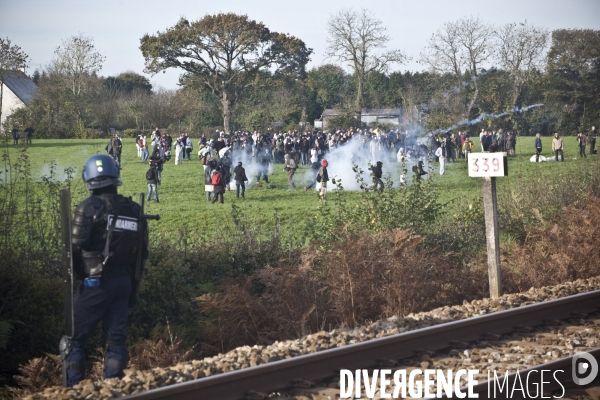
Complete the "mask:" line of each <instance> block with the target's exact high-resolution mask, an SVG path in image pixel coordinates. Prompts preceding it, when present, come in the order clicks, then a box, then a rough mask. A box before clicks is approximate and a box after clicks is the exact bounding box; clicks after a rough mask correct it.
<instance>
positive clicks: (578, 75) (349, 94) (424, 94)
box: [0, 9, 600, 138]
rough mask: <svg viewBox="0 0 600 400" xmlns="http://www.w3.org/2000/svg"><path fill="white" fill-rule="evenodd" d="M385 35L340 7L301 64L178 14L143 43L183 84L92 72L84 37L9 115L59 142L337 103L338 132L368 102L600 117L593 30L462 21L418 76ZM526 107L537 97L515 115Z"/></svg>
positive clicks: (293, 120)
mask: <svg viewBox="0 0 600 400" xmlns="http://www.w3.org/2000/svg"><path fill="white" fill-rule="evenodd" d="M390 39H391V38H390V37H389V36H388V34H387V31H386V28H385V26H383V24H382V22H381V21H380V20H379V19H378V18H377V17H376V16H375V15H374V14H373V13H372V12H371V11H369V10H364V9H363V10H360V11H356V10H352V9H343V10H340V11H339V12H338V13H335V14H332V15H330V18H329V21H328V38H327V54H326V55H327V63H325V64H323V65H320V66H317V67H314V68H312V69H309V70H308V69H307V64H308V62H309V61H310V56H311V54H312V53H313V51H312V49H310V48H308V47H307V46H306V44H305V43H304V42H303V41H302V40H301V39H299V38H295V37H293V36H290V35H287V34H283V33H279V32H273V31H271V30H269V29H268V27H266V26H265V25H264V24H263V23H262V22H257V21H253V20H251V19H249V18H248V17H247V16H245V15H237V14H234V13H220V14H215V15H206V16H204V17H203V18H201V19H198V20H196V21H190V20H188V19H186V18H181V19H180V20H179V21H178V22H177V23H176V24H175V25H174V26H172V27H169V28H167V29H166V30H165V31H163V32H156V33H155V34H146V35H144V36H143V37H142V38H141V39H140V50H141V52H142V55H143V56H144V59H145V65H146V68H145V72H146V73H151V74H157V73H160V72H163V71H165V70H167V69H170V68H178V69H179V70H181V71H183V73H182V74H181V76H180V82H179V85H180V88H179V89H177V90H166V89H162V88H153V87H152V85H151V84H150V82H149V81H148V79H147V78H146V77H144V76H143V75H141V74H138V73H136V72H133V71H125V72H123V73H121V74H119V75H117V76H109V77H102V76H99V75H98V74H99V72H100V70H101V67H102V63H103V62H104V56H102V55H101V54H99V53H98V51H97V50H96V48H95V46H94V42H93V39H92V38H89V37H85V36H84V35H82V34H80V35H78V36H73V37H71V38H69V39H66V40H65V41H63V43H62V44H61V46H59V47H58V48H57V49H56V51H55V52H54V57H53V59H52V61H51V62H50V63H49V65H48V66H46V67H45V68H44V69H43V70H41V71H35V72H34V74H33V80H34V81H35V82H36V83H37V85H38V87H39V90H38V93H37V95H36V97H35V99H34V100H33V103H32V105H31V107H29V108H26V109H20V110H18V111H17V112H15V113H14V114H13V115H12V116H11V118H10V120H9V121H10V124H13V125H20V126H26V125H29V124H32V125H33V126H34V127H35V129H36V136H37V137H55V138H69V137H97V136H102V135H105V134H106V133H107V132H108V131H109V128H116V129H118V130H126V132H125V135H127V136H129V135H130V136H133V135H134V134H136V133H137V132H140V131H146V130H149V129H151V128H153V127H155V126H159V127H161V128H165V129H168V130H171V131H173V132H176V133H177V132H179V131H186V132H189V133H191V134H193V135H194V134H199V133H200V132H203V133H208V132H210V131H211V130H213V129H215V128H217V129H224V130H226V131H234V130H241V129H246V130H260V131H266V130H268V129H273V130H288V129H305V128H309V129H310V128H311V127H310V125H312V123H313V121H314V120H316V119H319V118H320V117H321V115H322V113H323V111H324V110H325V109H328V108H335V109H337V110H339V111H340V113H339V115H338V116H337V117H336V118H335V119H334V121H333V122H334V124H335V125H336V126H343V127H348V126H350V125H352V124H356V123H357V121H360V114H361V110H362V109H365V108H371V109H373V108H401V109H402V110H403V121H404V124H405V126H406V127H407V128H409V129H415V128H418V129H419V130H422V131H431V130H435V129H444V128H446V127H449V126H452V125H453V124H455V123H456V122H457V121H469V120H474V119H476V118H477V117H478V116H480V115H482V114H489V115H494V114H496V115H497V114H501V113H504V112H506V111H509V112H508V115H506V116H505V117H502V118H491V117H488V118H483V120H482V121H480V122H478V123H477V124H473V125H471V126H468V124H466V126H464V128H462V129H464V130H473V131H476V130H478V129H480V128H481V127H485V128H488V129H500V128H503V129H513V130H516V131H517V132H519V133H520V134H535V133H536V132H541V133H542V134H552V133H553V132H560V133H561V134H563V135H564V134H576V133H578V132H579V131H584V130H587V129H589V127H590V126H591V125H593V124H597V123H598V117H599V116H600V100H599V98H600V97H599V96H598V90H599V89H598V88H600V66H599V63H600V61H599V60H600V57H599V54H598V52H599V51H600V31H595V30H574V29H573V30H569V29H562V30H556V31H553V32H549V31H548V30H547V29H545V28H543V27H539V26H535V25H533V24H531V23H529V22H527V21H524V22H519V23H511V24H505V25H503V26H494V25H491V24H489V23H487V22H485V21H483V20H482V19H481V18H479V17H466V18H462V19H460V20H458V21H451V22H447V23H445V24H444V25H443V26H442V27H441V28H439V29H438V30H437V31H436V32H435V33H433V34H432V36H431V37H430V38H429V40H428V42H427V45H426V47H425V48H424V49H423V51H422V52H421V53H420V54H419V55H418V56H417V57H416V58H417V59H418V61H419V62H420V63H421V64H422V65H423V66H425V67H426V69H425V70H424V71H423V72H410V71H407V72H399V71H397V70H394V67H395V66H400V65H402V64H403V63H404V62H406V61H407V60H408V59H409V57H408V56H407V55H406V54H404V53H403V52H402V51H401V50H398V49H387V47H386V46H387V44H388V42H389V41H390ZM7 40H8V39H7ZM8 43H9V44H10V42H8ZM0 62H1V61H0ZM21 64H23V63H21ZM21 64H19V65H21ZM1 65H2V64H0V67H1ZM345 68H347V69H345ZM531 104H544V106H543V107H537V108H535V109H532V110H531V111H529V112H527V113H512V112H510V111H511V110H513V109H516V108H521V107H525V106H528V105H531Z"/></svg>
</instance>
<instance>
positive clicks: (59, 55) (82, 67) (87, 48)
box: [49, 33, 105, 96]
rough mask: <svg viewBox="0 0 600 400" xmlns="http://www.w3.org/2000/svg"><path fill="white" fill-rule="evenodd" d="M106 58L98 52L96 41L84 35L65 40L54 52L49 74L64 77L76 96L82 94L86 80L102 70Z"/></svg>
mask: <svg viewBox="0 0 600 400" xmlns="http://www.w3.org/2000/svg"><path fill="white" fill-rule="evenodd" d="M104 60H105V57H104V56H103V55H101V54H100V53H99V52H97V51H96V47H95V46H94V39H92V38H91V37H85V36H83V34H81V33H80V34H79V35H78V36H71V37H70V38H69V39H67V40H63V42H62V45H61V46H58V47H57V48H56V50H54V58H53V59H52V61H51V63H50V68H49V72H50V73H56V74H59V75H62V76H64V77H65V78H66V79H67V82H69V87H70V88H71V90H72V91H73V94H74V95H75V96H79V95H80V94H81V91H82V88H83V87H84V86H85V82H86V79H87V78H88V77H90V76H92V75H93V74H95V73H97V72H98V71H100V70H101V69H102V63H103V62H104Z"/></svg>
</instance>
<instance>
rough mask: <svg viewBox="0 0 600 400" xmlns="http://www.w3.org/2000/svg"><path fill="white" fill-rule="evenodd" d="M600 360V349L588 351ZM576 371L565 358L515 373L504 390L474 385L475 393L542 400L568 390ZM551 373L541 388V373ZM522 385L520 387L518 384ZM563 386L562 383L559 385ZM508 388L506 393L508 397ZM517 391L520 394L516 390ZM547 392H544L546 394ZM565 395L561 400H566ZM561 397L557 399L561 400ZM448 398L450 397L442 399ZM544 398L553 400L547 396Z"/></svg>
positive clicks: (486, 396)
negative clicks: (567, 386) (532, 376)
mask: <svg viewBox="0 0 600 400" xmlns="http://www.w3.org/2000/svg"><path fill="white" fill-rule="evenodd" d="M587 353H588V354H590V355H591V356H592V357H594V358H596V360H600V348H597V349H593V350H590V351H587ZM572 367H573V357H572V356H570V357H563V358H559V359H558V360H554V361H551V362H549V363H546V364H540V365H536V366H535V367H531V368H527V369H522V370H520V371H517V372H513V373H512V374H509V375H508V376H506V380H505V379H504V378H502V390H500V387H498V386H495V383H494V380H493V379H490V380H487V381H485V382H482V383H479V384H477V385H473V388H472V392H473V393H474V394H477V395H478V396H479V399H531V398H542V395H545V394H549V393H552V392H554V391H557V390H563V391H566V390H567V389H565V386H566V385H565V383H567V382H572V381H573V379H572V373H573V372H572ZM542 371H544V372H548V374H547V375H546V378H545V379H547V380H546V381H544V385H543V388H542V387H540V382H541V381H542V379H541V375H539V374H541V372H542ZM530 373H534V374H538V375H534V378H532V379H531V380H530V379H528V377H529V374H530ZM517 381H519V383H517ZM559 382H560V383H559ZM504 388H506V393H504ZM513 388H515V389H516V390H513ZM542 389H543V392H542ZM467 390H468V388H467V387H463V388H461V392H462V393H467ZM563 396H564V393H563V394H562V395H561V396H559V397H563ZM559 397H557V398H559ZM442 398H447V397H445V396H444V397H442ZM544 398H547V399H548V398H551V397H549V396H546V397H544Z"/></svg>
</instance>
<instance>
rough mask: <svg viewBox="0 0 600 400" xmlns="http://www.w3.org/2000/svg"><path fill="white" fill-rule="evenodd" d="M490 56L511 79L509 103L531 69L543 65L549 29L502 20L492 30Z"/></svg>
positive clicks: (513, 103) (514, 99)
mask: <svg viewBox="0 0 600 400" xmlns="http://www.w3.org/2000/svg"><path fill="white" fill-rule="evenodd" d="M493 33H494V37H495V38H496V43H495V51H494V56H495V59H496V61H497V62H498V64H499V65H500V66H501V67H502V68H504V69H505V70H507V71H508V72H510V75H511V78H512V80H513V93H512V105H513V106H514V105H516V103H517V100H518V98H519V95H520V94H521V90H522V89H523V86H524V85H525V83H526V82H527V81H528V80H529V78H530V77H531V74H532V73H533V72H534V71H535V70H540V69H541V68H543V66H544V63H545V60H546V52H547V50H548V38H549V36H550V33H549V31H548V30H547V29H546V28H541V27H537V26H535V25H532V24H530V23H528V22H527V21H525V22H520V23H510V24H505V25H503V26H501V27H499V28H497V29H495V30H494V32H493Z"/></svg>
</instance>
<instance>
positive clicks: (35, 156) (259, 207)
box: [2, 137, 598, 241]
mask: <svg viewBox="0 0 600 400" xmlns="http://www.w3.org/2000/svg"><path fill="white" fill-rule="evenodd" d="M564 139H565V156H566V161H565V162H564V163H561V162H544V163H537V164H536V163H531V162H530V161H529V158H530V157H531V156H532V155H533V154H534V149H533V138H532V137H525V138H519V141H518V143H517V156H516V157H511V158H509V162H508V164H509V176H508V177H503V178H498V180H497V182H498V192H499V193H501V192H502V191H505V190H507V189H508V188H509V187H511V189H512V190H513V191H514V190H518V185H519V183H520V182H522V181H523V179H525V180H529V179H538V180H542V179H552V177H553V176H556V175H557V174H560V175H563V176H564V175H565V174H566V175H572V176H573V178H574V179H575V178H576V177H577V176H580V174H581V171H582V166H583V165H585V164H590V163H597V162H598V161H597V160H598V156H597V155H593V156H589V155H588V157H587V159H579V155H578V147H577V144H576V140H575V138H574V137H566V138H564ZM551 140H552V138H549V137H544V138H543V139H542V141H543V146H544V152H543V154H544V155H545V156H547V157H550V156H552V155H553V153H552V152H551ZM107 141H108V140H106V139H100V140H34V142H33V145H31V146H29V147H28V155H29V159H30V165H31V174H32V177H33V180H34V181H39V180H41V177H42V176H48V175H49V174H50V166H51V165H52V164H54V165H55V171H56V178H57V179H58V180H61V181H63V180H64V179H66V174H65V173H64V169H65V168H69V167H70V168H73V169H74V170H75V179H74V181H73V185H72V196H73V204H77V202H78V201H80V200H81V199H83V198H84V197H85V196H87V191H86V190H85V186H84V185H83V182H82V181H81V178H80V177H81V170H82V167H83V165H84V162H85V160H86V159H87V157H89V156H91V155H93V154H96V153H102V154H104V153H105V150H104V147H105V145H106V143H107ZM123 145H124V149H123V155H122V167H123V168H122V171H121V177H122V181H123V186H122V187H121V188H120V193H121V194H123V195H126V196H132V197H133V198H134V200H136V201H137V200H138V198H139V194H140V193H141V192H143V193H146V192H147V185H146V179H145V173H146V170H147V169H148V166H147V164H145V163H142V162H141V159H139V158H138V157H137V150H136V148H135V145H134V143H133V139H130V138H127V139H124V143H123ZM19 148H22V147H21V145H19V146H18V147H16V146H12V145H11V144H9V143H7V144H6V145H5V151H4V153H5V157H4V161H3V163H4V165H3V167H2V171H3V175H6V174H7V173H8V170H10V167H9V163H13V164H14V163H15V162H16V161H17V157H18V149H19ZM479 149H480V148H479V143H478V140H476V146H475V149H474V150H475V151H478V150H479ZM588 150H589V149H588ZM196 151H197V149H195V150H194V151H193V153H192V160H191V161H189V162H188V161H186V162H185V163H184V164H183V165H177V166H176V165H175V164H174V159H171V160H170V161H169V162H168V163H166V164H165V168H164V171H163V175H162V176H163V178H162V185H160V187H159V192H160V204H156V203H154V202H149V203H147V212H148V213H153V214H154V213H158V214H160V215H161V217H162V219H161V220H160V221H158V222H153V223H152V229H153V230H156V229H159V230H163V231H165V232H166V233H167V234H172V235H182V236H183V237H186V238H189V240H193V239H194V238H195V237H213V236H215V234H217V233H219V230H220V229H221V228H222V227H223V225H224V224H225V223H230V222H231V218H230V217H229V216H228V215H227V214H229V213H231V212H232V207H231V204H236V205H238V206H239V207H240V209H241V210H242V213H243V214H244V218H245V219H246V222H247V223H248V225H249V226H251V227H253V229H254V230H256V231H257V232H258V233H260V234H261V235H268V234H269V233H270V232H272V231H273V229H275V218H274V215H275V212H276V213H277V216H278V218H279V221H280V227H281V232H282V233H283V234H284V236H286V237H289V238H293V239H294V241H302V240H303V238H302V237H301V232H302V227H303V226H304V224H305V223H307V221H309V218H307V217H310V216H311V215H313V214H314V213H315V210H316V208H317V207H318V205H319V201H318V196H317V194H316V192H314V191H308V192H305V191H304V190H302V187H303V186H304V184H305V183H303V182H300V180H301V177H302V176H303V175H304V171H305V170H306V169H307V168H308V167H300V168H299V169H298V171H297V172H296V177H297V178H295V180H296V185H297V187H298V188H299V189H297V190H295V191H290V190H288V184H287V175H286V174H285V173H284V172H283V171H282V165H281V164H276V165H275V167H274V168H273V170H274V172H273V175H272V176H271V177H270V181H271V182H272V183H273V184H275V186H276V188H274V189H268V188H267V187H266V186H267V185H264V184H263V185H262V187H261V188H253V186H254V185H250V188H247V191H246V198H245V199H236V198H235V191H230V192H226V193H225V204H224V205H221V204H210V203H208V202H207V201H206V198H205V192H204V180H203V168H202V164H201V163H200V161H199V160H198V158H197V156H194V155H195V154H196ZM8 160H10V162H9V161H8ZM395 164H396V165H395V167H396V170H397V171H400V168H401V166H400V164H398V163H395ZM361 167H362V168H363V169H365V170H366V169H367V166H361ZM430 170H431V172H433V173H435V177H434V183H433V184H434V187H436V188H438V189H439V190H440V192H441V200H442V201H449V200H454V199H458V200H459V201H458V202H455V203H454V204H464V203H465V202H467V203H469V202H474V201H476V200H477V199H478V198H479V197H480V196H481V179H480V178H469V177H468V175H467V166H466V162H464V161H462V162H459V163H447V167H446V175H444V176H442V177H440V176H439V175H438V173H439V167H438V164H433V165H432V166H431V168H430ZM398 174H399V172H398ZM398 174H396V176H392V178H393V179H394V178H395V179H394V180H397V179H398ZM2 178H3V179H5V178H6V177H5V176H2ZM254 178H255V177H254ZM332 190H333V188H332V185H330V194H329V196H330V198H332V197H331V196H333V194H332ZM348 193H349V197H350V198H349V201H350V202H352V198H355V197H356V196H355V195H353V194H352V192H348ZM451 207H452V206H451ZM448 211H449V212H448V214H449V215H451V214H452V209H449V210H448Z"/></svg>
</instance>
